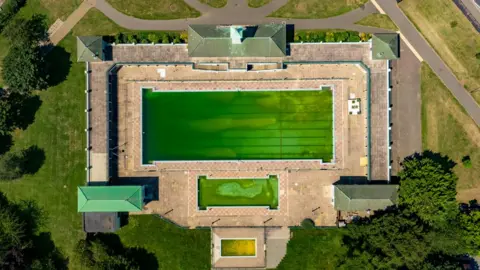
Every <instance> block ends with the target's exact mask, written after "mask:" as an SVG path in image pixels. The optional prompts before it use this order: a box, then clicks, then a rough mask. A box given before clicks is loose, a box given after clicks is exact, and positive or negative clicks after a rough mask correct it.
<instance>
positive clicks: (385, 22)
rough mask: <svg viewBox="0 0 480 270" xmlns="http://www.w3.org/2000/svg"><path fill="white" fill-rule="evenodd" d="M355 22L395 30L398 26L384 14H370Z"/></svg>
mask: <svg viewBox="0 0 480 270" xmlns="http://www.w3.org/2000/svg"><path fill="white" fill-rule="evenodd" d="M355 24H359V25H365V26H372V27H378V28H383V29H390V30H393V31H397V30H398V27H397V25H395V23H394V22H393V21H392V19H390V17H388V15H386V14H370V15H368V16H367V17H365V18H363V19H361V20H360V21H358V22H356V23H355Z"/></svg>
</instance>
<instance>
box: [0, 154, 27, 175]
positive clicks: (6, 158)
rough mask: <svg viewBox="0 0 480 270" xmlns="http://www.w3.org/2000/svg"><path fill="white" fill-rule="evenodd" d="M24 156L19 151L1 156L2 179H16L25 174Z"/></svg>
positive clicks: (0, 171)
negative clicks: (23, 168)
mask: <svg viewBox="0 0 480 270" xmlns="http://www.w3.org/2000/svg"><path fill="white" fill-rule="evenodd" d="M22 167H23V158H22V156H21V154H18V153H6V154H5V155H3V156H2V157H1V158H0V180H14V179H18V178H20V177H22V175H23V170H22Z"/></svg>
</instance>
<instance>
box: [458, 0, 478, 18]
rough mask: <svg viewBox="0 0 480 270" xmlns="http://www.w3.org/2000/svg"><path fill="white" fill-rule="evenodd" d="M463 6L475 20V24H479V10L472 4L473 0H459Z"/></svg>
mask: <svg viewBox="0 0 480 270" xmlns="http://www.w3.org/2000/svg"><path fill="white" fill-rule="evenodd" d="M461 1H462V3H463V5H465V7H467V9H468V11H470V14H472V16H473V17H474V18H475V20H477V22H479V23H480V8H479V7H477V6H476V5H475V3H473V1H474V0H461Z"/></svg>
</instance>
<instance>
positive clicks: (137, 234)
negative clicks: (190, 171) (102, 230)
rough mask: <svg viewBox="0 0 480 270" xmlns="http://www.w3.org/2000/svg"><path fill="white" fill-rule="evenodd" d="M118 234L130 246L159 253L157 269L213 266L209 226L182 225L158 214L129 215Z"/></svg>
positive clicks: (199, 268)
mask: <svg viewBox="0 0 480 270" xmlns="http://www.w3.org/2000/svg"><path fill="white" fill-rule="evenodd" d="M117 234H118V235H119V236H120V239H121V240H122V243H123V244H124V245H125V246H127V247H139V248H144V249H146V250H147V251H148V252H153V253H154V254H155V255H156V257H157V262H158V266H159V267H158V269H169V270H177V269H178V270H184V269H195V270H202V269H205V270H207V269H210V260H211V258H210V244H211V242H210V230H209V229H196V230H190V229H183V228H179V227H177V226H176V225H173V224H171V223H169V222H166V221H163V220H162V219H160V218H159V217H157V216H150V215H141V216H130V217H129V221H128V225H127V226H125V227H123V228H121V229H120V230H119V231H118V232H117Z"/></svg>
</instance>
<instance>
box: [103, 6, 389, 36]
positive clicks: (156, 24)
mask: <svg viewBox="0 0 480 270" xmlns="http://www.w3.org/2000/svg"><path fill="white" fill-rule="evenodd" d="M287 1H288V0H276V1H272V2H270V3H269V4H267V5H265V6H263V7H260V8H250V7H249V6H248V4H247V1H246V0H229V1H228V3H227V5H226V6H225V7H223V8H212V7H210V6H208V5H206V4H202V3H200V2H199V1H198V0H185V2H186V3H187V4H189V5H190V6H192V7H193V8H195V9H197V10H198V11H200V12H201V13H202V15H201V16H200V17H198V18H187V19H176V20H143V19H138V18H134V17H131V16H128V15H125V14H123V13H121V12H119V11H118V10H116V9H115V8H113V7H112V6H111V5H110V4H109V3H107V1H106V0H96V4H95V7H96V8H97V9H98V10H100V11H101V12H102V13H103V14H105V15H106V16H107V17H108V18H110V19H111V20H113V21H114V22H115V23H117V24H118V25H120V26H122V27H124V28H128V29H132V30H185V29H187V28H188V25H189V24H261V23H287V24H294V25H295V28H297V29H320V28H323V29H326V28H338V29H349V30H356V31H360V32H377V33H378V32H390V31H389V30H385V29H381V28H375V27H368V26H362V25H356V24H355V22H357V21H359V20H360V19H362V18H364V17H365V16H367V15H369V14H371V13H374V12H377V10H376V8H375V7H374V6H373V5H372V4H371V3H370V2H369V3H367V4H365V5H364V6H363V7H361V8H358V9H355V10H352V11H350V12H348V13H345V14H342V15H339V16H336V17H331V18H325V19H284V18H271V17H267V16H268V15H269V14H271V13H272V12H273V11H275V10H277V9H279V8H280V7H282V6H283V5H285V4H286V3H287Z"/></svg>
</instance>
